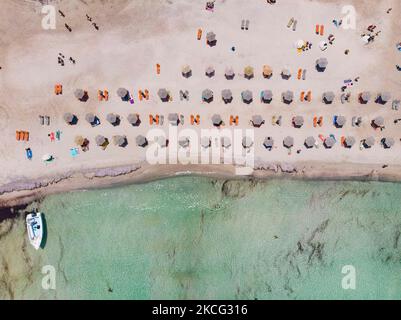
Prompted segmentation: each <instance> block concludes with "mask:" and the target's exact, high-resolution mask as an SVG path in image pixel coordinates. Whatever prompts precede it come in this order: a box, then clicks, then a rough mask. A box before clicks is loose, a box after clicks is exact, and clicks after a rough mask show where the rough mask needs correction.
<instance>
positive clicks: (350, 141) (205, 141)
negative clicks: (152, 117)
mask: <svg viewBox="0 0 401 320" xmlns="http://www.w3.org/2000/svg"><path fill="white" fill-rule="evenodd" d="M220 140H221V146H222V147H224V148H229V147H231V146H232V142H231V138H230V137H225V136H223V137H221V138H220ZM95 141H96V144H97V145H98V146H99V147H102V148H104V149H105V148H106V147H107V145H108V144H109V141H108V139H107V138H106V137H105V136H102V135H97V136H96V137H95ZM113 142H114V144H115V145H117V146H120V147H125V146H127V145H128V140H127V137H126V136H119V135H117V136H113ZM135 142H136V145H137V146H139V147H143V148H144V147H146V146H148V144H149V143H148V140H147V138H146V137H145V136H143V135H138V136H137V137H136V139H135ZM155 142H157V143H158V144H159V146H160V147H167V146H168V143H169V141H168V140H167V139H166V138H165V137H164V136H159V137H156V139H155ZM190 143H191V140H190V138H189V137H180V138H179V139H178V145H179V146H180V147H182V148H188V147H189V146H190ZM200 143H201V146H202V147H204V148H208V147H210V146H211V145H212V139H211V138H210V137H205V136H204V137H202V138H201V141H200ZM336 143H337V140H336V139H335V138H334V136H328V137H327V138H325V139H324V140H323V145H324V147H325V148H326V149H331V148H333V147H334V145H335V144H336ZM355 143H356V139H355V138H354V137H353V136H347V137H345V138H344V141H343V146H344V147H345V148H349V149H350V148H352V147H353V146H354V145H355ZM375 143H376V140H375V138H374V137H372V136H369V137H367V138H366V139H363V140H362V141H361V144H362V146H363V147H364V148H365V149H369V148H371V147H373V146H374V145H375ZM381 144H382V146H383V147H384V148H385V149H389V148H391V147H393V146H394V144H395V141H394V139H393V138H390V137H386V138H383V139H382V140H381ZM253 145H254V141H253V139H252V138H250V137H248V136H245V137H243V138H242V146H243V147H244V148H245V149H249V148H251V147H252V146H253ZM263 146H264V147H265V148H266V149H270V150H271V149H272V148H273V147H274V139H273V138H272V137H266V138H265V139H264V141H263ZM283 146H284V147H285V148H288V149H291V148H292V147H294V138H293V137H292V136H287V137H285V138H284V139H283ZM304 146H305V148H307V149H312V148H315V147H318V143H317V140H316V139H315V138H314V137H313V136H309V137H307V138H306V139H305V140H304Z"/></svg>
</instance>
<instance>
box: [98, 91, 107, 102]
mask: <svg viewBox="0 0 401 320" xmlns="http://www.w3.org/2000/svg"><path fill="white" fill-rule="evenodd" d="M97 98H98V100H99V101H103V100H104V101H109V91H107V90H103V91H102V90H98V91H97Z"/></svg>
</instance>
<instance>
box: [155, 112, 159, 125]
mask: <svg viewBox="0 0 401 320" xmlns="http://www.w3.org/2000/svg"><path fill="white" fill-rule="evenodd" d="M155 123H156V124H157V125H158V124H159V115H158V114H157V115H156V119H155Z"/></svg>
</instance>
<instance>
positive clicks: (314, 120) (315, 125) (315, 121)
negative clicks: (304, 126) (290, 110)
mask: <svg viewBox="0 0 401 320" xmlns="http://www.w3.org/2000/svg"><path fill="white" fill-rule="evenodd" d="M313 127H314V128H316V127H317V117H313Z"/></svg>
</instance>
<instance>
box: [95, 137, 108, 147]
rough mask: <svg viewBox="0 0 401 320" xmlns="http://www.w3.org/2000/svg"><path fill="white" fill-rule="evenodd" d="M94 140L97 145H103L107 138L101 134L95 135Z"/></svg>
mask: <svg viewBox="0 0 401 320" xmlns="http://www.w3.org/2000/svg"><path fill="white" fill-rule="evenodd" d="M95 141H96V144H97V145H98V146H99V147H104V146H105V145H106V144H107V138H106V137H104V136H101V135H97V136H96V137H95Z"/></svg>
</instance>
